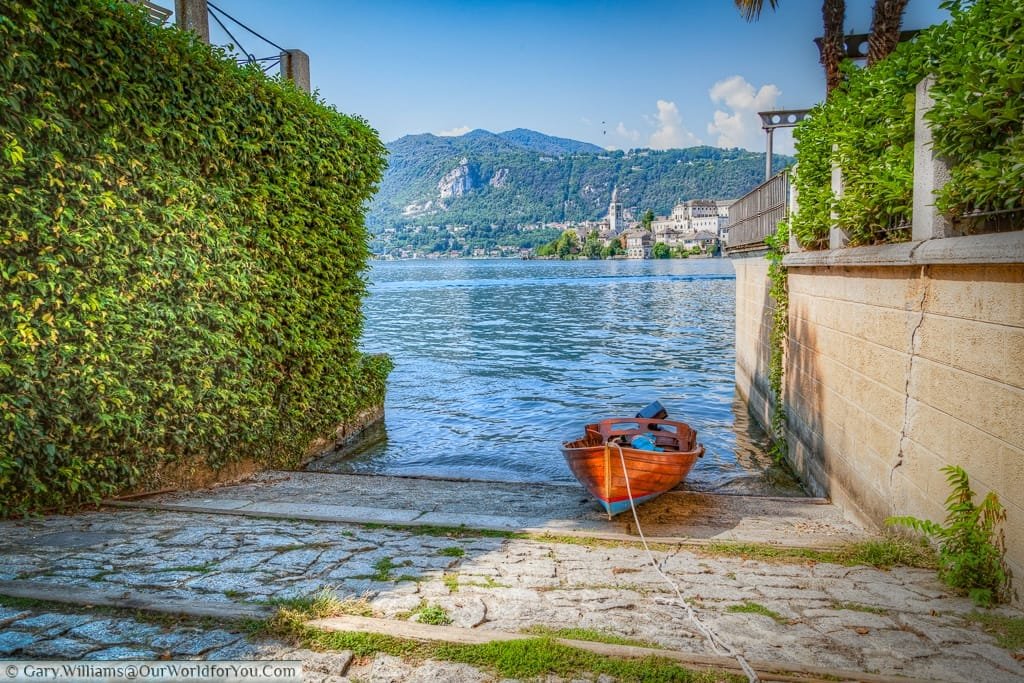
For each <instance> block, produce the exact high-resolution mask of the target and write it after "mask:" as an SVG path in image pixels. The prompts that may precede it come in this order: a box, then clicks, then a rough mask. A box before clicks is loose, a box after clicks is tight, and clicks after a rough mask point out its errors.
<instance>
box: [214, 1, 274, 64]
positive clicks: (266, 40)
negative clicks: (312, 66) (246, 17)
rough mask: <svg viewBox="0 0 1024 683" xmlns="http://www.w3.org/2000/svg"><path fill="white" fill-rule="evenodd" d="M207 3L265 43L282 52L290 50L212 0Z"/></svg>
mask: <svg viewBox="0 0 1024 683" xmlns="http://www.w3.org/2000/svg"><path fill="white" fill-rule="evenodd" d="M206 5H207V6H208V7H209V8H210V9H213V10H216V11H217V12H219V13H220V14H223V15H224V16H225V17H227V18H228V19H230V20H231V21H233V22H235V23H236V24H238V25H239V26H241V27H242V28H244V29H245V30H246V31H248V32H249V33H251V34H253V35H254V36H256V37H257V38H259V39H260V40H262V41H263V42H264V43H267V44H269V45H273V46H274V47H276V48H277V49H278V50H280V51H281V52H287V51H288V50H286V49H284V48H283V47H281V46H280V45H278V44H277V43H275V42H274V41H272V40H271V39H270V38H267V37H265V36H262V35H260V34H259V33H256V31H254V30H252V29H251V28H249V27H248V26H246V25H245V24H243V23H242V22H240V21H239V20H238V19H235V18H234V17H233V16H231V15H230V14H228V13H227V12H225V11H224V10H222V9H221V8H220V7H217V6H216V5H214V4H213V3H212V2H209V1H207V3H206ZM217 23H218V24H219V23H220V21H218V22H217ZM221 26H222V27H223V24H221ZM224 30H225V31H227V29H224ZM228 35H229V36H230V35H231V34H230V33H228Z"/></svg>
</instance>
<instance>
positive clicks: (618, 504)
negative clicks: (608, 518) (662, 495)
mask: <svg viewBox="0 0 1024 683" xmlns="http://www.w3.org/2000/svg"><path fill="white" fill-rule="evenodd" d="M657 495H658V494H657V493H651V494H648V495H646V496H637V497H636V498H634V499H633V502H634V503H635V504H636V505H639V504H640V503H643V502H644V501H648V500H650V499H651V498H655V497H656V496H657ZM601 505H603V506H604V509H605V510H606V511H607V512H608V514H609V515H617V514H619V513H620V512H625V511H626V510H628V509H629V498H626V499H625V500H617V501H615V502H614V503H609V502H608V501H606V500H602V501H601Z"/></svg>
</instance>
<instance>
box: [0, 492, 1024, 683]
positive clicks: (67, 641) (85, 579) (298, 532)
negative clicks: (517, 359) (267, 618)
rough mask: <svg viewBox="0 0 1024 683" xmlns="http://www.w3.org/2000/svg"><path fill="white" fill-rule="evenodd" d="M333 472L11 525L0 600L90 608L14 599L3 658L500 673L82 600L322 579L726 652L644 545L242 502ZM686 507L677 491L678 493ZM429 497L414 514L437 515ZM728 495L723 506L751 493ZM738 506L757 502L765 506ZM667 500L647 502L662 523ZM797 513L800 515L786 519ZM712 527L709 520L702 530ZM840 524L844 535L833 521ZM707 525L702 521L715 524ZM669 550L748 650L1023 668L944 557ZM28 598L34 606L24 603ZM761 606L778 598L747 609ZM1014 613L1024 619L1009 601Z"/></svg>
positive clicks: (891, 666)
mask: <svg viewBox="0 0 1024 683" xmlns="http://www.w3.org/2000/svg"><path fill="white" fill-rule="evenodd" d="M315 476H316V477H328V478H326V479H312V478H304V477H301V476H300V477H290V478H288V479H285V478H284V476H283V475H279V476H277V478H276V479H275V478H274V476H267V477H263V478H261V479H260V481H259V482H257V483H254V484H249V485H247V486H249V487H250V488H246V487H224V488H220V489H213V490H208V491H203V492H197V493H194V494H190V495H181V494H178V495H174V496H165V497H160V498H159V499H158V500H157V501H137V502H138V503H144V504H146V505H149V506H152V505H154V504H156V505H167V506H172V505H177V506H179V507H181V506H185V507H187V508H188V509H189V510H193V511H185V510H183V509H176V510H175V509H139V508H123V507H121V508H107V509H103V510H100V511H94V512H85V513H81V514H77V515H74V516H53V517H47V518H42V519H29V520H17V521H5V522H0V539H2V540H0V582H3V583H0V594H7V595H11V594H15V595H18V594H25V593H24V592H23V591H24V589H25V588H26V587H27V588H29V589H31V590H32V591H35V594H36V595H37V597H45V596H50V597H51V598H60V597H61V595H62V594H64V595H67V594H71V595H72V596H73V597H72V598H70V599H71V600H72V601H74V602H77V603H79V604H78V605H77V606H75V605H67V606H66V607H58V606H46V605H39V604H31V603H11V602H8V605H10V606H8V607H4V608H0V657H12V658H18V659H28V658H37V659H43V658H57V659H63V658H79V657H85V658H157V657H160V656H169V657H174V658H188V657H194V658H203V659H239V658H240V659H248V658H256V657H263V658H275V659H303V660H304V661H306V662H307V663H306V670H307V680H346V679H348V680H372V681H416V680H421V681H427V680H466V681H470V680H472V681H476V680H481V681H483V680H492V676H491V675H489V674H488V673H486V672H483V671H480V670H477V669H474V668H472V667H468V666H465V665H459V664H453V663H449V662H434V661H428V662H411V661H403V660H401V659H399V658H395V657H391V656H386V655H378V656H376V657H373V658H368V659H355V660H354V659H353V658H352V657H351V655H350V654H349V653H335V654H323V653H312V652H308V651H303V650H298V651H297V650H296V649H295V648H294V647H293V646H291V645H289V644H287V643H283V642H276V641H254V640H252V639H251V638H250V637H247V636H246V635H245V633H244V631H243V630H242V628H241V626H240V625H239V624H237V623H235V624H234V625H232V622H222V623H218V624H206V625H203V624H200V623H199V622H182V623H176V622H173V621H167V620H160V619H155V620H154V619H150V618H146V619H144V618H141V617H130V616H124V615H123V613H120V614H117V615H115V614H112V613H110V612H105V611H102V610H98V609H90V608H87V607H83V605H91V604H104V603H103V599H106V598H109V597H110V596H113V597H114V599H115V602H114V604H116V598H117V596H124V597H125V599H126V602H125V604H127V605H132V606H138V604H140V602H139V601H140V599H141V598H140V596H142V598H145V599H146V600H149V601H150V603H152V604H165V605H173V604H192V605H194V606H197V607H201V608H203V609H209V608H211V607H212V608H214V611H216V607H217V606H218V605H219V606H223V610H224V613H225V614H226V615H231V614H234V613H235V612H233V611H232V610H237V609H240V608H241V609H243V611H244V610H245V609H249V610H252V609H256V610H257V611H259V610H261V609H265V608H263V607H260V606H261V605H265V604H266V603H267V602H268V601H273V600H274V599H280V598H288V597H296V596H308V595H310V594H312V593H315V592H316V591H318V590H320V589H321V588H323V587H329V588H331V589H333V590H334V591H335V593H336V594H337V595H338V596H339V597H342V598H345V597H353V598H356V597H366V598H367V599H368V600H369V603H370V606H371V607H372V609H373V610H374V612H375V614H376V616H378V617H380V618H384V619H392V620H400V619H406V618H408V615H409V613H410V612H412V611H413V610H415V609H416V608H417V607H420V606H422V605H424V604H426V605H436V606H439V607H441V608H443V609H444V610H446V611H447V613H448V615H449V616H450V617H451V619H452V623H453V626H456V627H462V628H466V629H473V630H474V631H481V632H482V631H488V630H491V631H495V632H497V631H502V632H519V631H522V630H524V629H528V628H531V627H537V626H545V627H550V628H556V629H557V628H565V627H579V628H587V629H595V630H600V631H605V632H608V633H613V634H615V635H618V636H622V637H626V638H630V639H635V640H638V641H643V642H645V643H648V644H650V645H652V646H657V647H660V648H664V649H667V650H672V651H675V652H681V653H693V654H694V655H712V654H714V653H713V652H712V650H710V649H709V648H708V646H707V644H706V642H705V640H704V638H703V637H701V636H700V634H699V633H698V631H697V629H696V628H695V626H694V624H693V623H692V622H690V621H689V620H688V619H687V617H686V614H685V611H684V610H683V609H682V608H681V607H680V606H679V605H678V604H676V603H675V598H674V593H673V591H672V588H671V587H670V586H669V585H667V584H666V583H665V581H664V580H663V579H662V577H661V576H660V575H659V574H658V573H657V572H656V571H655V570H654V568H653V567H651V566H650V565H649V564H648V562H647V557H646V555H645V554H644V552H643V551H642V549H639V548H638V547H637V546H636V545H635V544H623V543H618V542H605V543H587V544H584V543H581V542H579V541H577V542H566V541H569V540H571V539H568V538H562V537H557V538H550V539H546V538H543V537H531V538H509V537H500V536H481V535H470V534H466V535H453V536H445V535H432V534H433V533H436V529H424V528H417V527H416V526H408V527H405V528H397V527H381V526H378V525H375V524H370V525H367V524H365V523H364V524H359V523H355V522H352V521H324V520H322V519H320V520H311V519H301V518H300V517H301V510H295V509H288V511H287V512H285V513H281V511H280V510H279V513H281V514H287V515H289V516H288V517H287V518H282V517H281V516H280V514H279V515H278V517H277V518H268V517H265V516H261V515H262V514H264V513H261V512H260V511H259V510H258V509H257V510H252V511H250V514H245V515H243V514H237V513H238V511H239V510H238V509H237V508H235V507H234V506H235V504H236V503H237V502H238V501H249V503H248V505H253V504H255V503H256V502H258V501H259V500H260V499H259V496H257V495H255V493H256V492H257V491H259V490H262V491H271V492H274V491H276V492H275V493H273V495H269V494H268V496H267V498H266V499H265V501H264V502H266V501H276V502H277V503H278V504H283V502H284V500H285V498H286V497H291V501H290V502H291V503H293V504H305V503H308V504H310V505H312V504H313V502H312V500H307V498H311V499H314V500H317V501H318V502H317V503H316V504H317V505H324V504H326V503H325V502H324V501H326V500H332V499H331V498H325V497H324V496H325V495H326V493H325V490H324V487H329V486H331V485H332V482H334V486H335V487H336V488H337V489H338V490H341V489H343V488H344V487H345V486H350V487H351V486H352V483H351V482H349V483H348V484H346V483H345V482H344V480H343V479H336V480H332V479H330V478H329V477H332V476H339V475H315ZM357 479H360V481H361V482H362V485H363V486H365V487H366V489H367V495H366V496H365V497H359V498H346V499H345V500H344V503H346V504H351V503H353V502H357V501H358V503H359V506H361V507H363V508H364V511H365V509H373V510H391V511H393V512H395V513H396V514H398V513H401V512H402V511H403V510H404V511H408V510H409V509H410V505H412V504H413V503H415V501H410V499H407V498H403V499H395V498H391V497H390V496H392V495H394V494H395V492H396V491H399V490H402V487H406V489H408V486H410V484H408V482H409V481H410V480H405V483H403V482H395V481H392V480H389V479H388V478H383V477H377V478H365V477H363V478H357ZM273 481H276V482H277V483H276V484H274V483H272V482H273ZM317 481H319V484H318V485H316V486H314V485H313V484H314V482H317ZM414 481H415V480H414ZM421 485H422V486H423V490H424V493H425V495H426V492H432V493H431V494H430V496H431V497H430V498H422V499H421V501H422V500H429V501H430V503H431V510H432V511H434V512H435V513H436V512H439V511H441V510H447V511H449V512H450V513H451V514H453V515H456V514H457V515H460V516H462V517H464V518H465V519H464V522H463V523H466V524H467V527H468V528H469V527H472V524H471V522H472V519H471V515H472V510H471V509H470V508H469V507H468V506H469V503H468V501H470V500H471V499H473V495H471V490H475V489H474V487H479V486H480V485H479V484H472V485H470V484H466V483H462V482H422V481H417V482H416V483H415V484H413V485H412V486H421ZM275 486H277V487H278V488H277V489H274V487H275ZM289 486H291V487H294V488H293V490H291V492H290V493H289V492H287V491H285V489H286V488H287V487H289ZM487 486H494V485H487ZM518 488H519V489H520V493H525V494H528V495H534V494H535V492H533V491H526V490H525V489H524V487H522V486H521V485H520V486H518ZM502 491H504V489H503V488H502V487H500V486H495V489H494V491H493V492H492V493H493V495H491V496H490V497H486V496H485V497H483V498H482V499H479V501H478V502H480V503H481V504H482V503H487V507H486V508H484V509H482V510H480V514H481V516H482V517H483V518H484V524H485V525H486V524H489V523H490V522H492V521H493V520H492V519H489V518H492V517H501V518H510V517H521V518H523V519H529V520H538V519H548V520H549V521H551V520H555V521H557V520H562V521H565V519H566V518H567V517H568V518H572V515H568V516H567V515H564V514H557V513H559V512H564V511H565V510H564V509H563V510H558V509H549V508H545V507H544V506H545V505H550V504H551V499H552V498H553V497H554V498H557V496H558V495H561V494H556V493H552V492H550V491H549V492H547V493H546V494H545V495H543V496H540V500H538V501H537V502H536V504H535V505H534V504H532V503H531V504H527V503H522V505H523V507H522V508H516V507H512V503H511V502H509V501H507V500H505V499H504V498H503V497H502V496H503V495H504V493H502ZM568 492H571V496H570V498H573V499H576V500H581V499H582V492H581V491H580V490H578V489H568ZM250 494H252V495H250ZM286 494H287V495H286ZM682 498H683V499H684V500H685V496H684V497H682ZM268 504H269V503H268ZM330 504H334V503H330ZM676 504H677V502H672V501H670V503H669V506H670V507H671V506H673V505H676ZM418 505H419V507H415V508H412V509H415V510H416V511H417V512H418V513H421V512H422V513H425V512H429V511H430V510H425V509H423V508H425V507H426V506H424V505H422V504H421V503H420V504H418ZM719 505H720V507H722V508H723V509H724V508H729V506H733V505H737V503H736V501H734V500H733V501H724V502H721V503H720V504H719ZM739 505H740V507H741V508H744V506H748V505H749V506H751V507H749V508H744V509H748V510H749V509H754V508H753V503H750V502H749V501H741V502H740V504H739ZM765 505H767V506H768V507H769V508H770V507H771V506H774V505H775V503H774V502H772V501H765ZM795 505H796V507H797V508H799V505H800V504H795ZM350 507H352V506H350ZM816 507H818V508H822V510H824V512H821V513H820V514H822V515H824V517H820V518H818V520H817V521H816V522H815V521H814V520H813V519H812V520H808V519H804V520H803V522H802V523H803V524H805V525H806V526H807V527H808V529H809V532H808V533H811V532H814V533H819V534H824V536H823V537H825V538H845V537H846V534H847V533H850V534H852V533H853V532H852V531H851V530H850V529H849V528H848V527H847V526H844V525H845V524H846V523H841V520H839V519H832V518H830V517H829V516H828V515H831V514H834V510H833V509H831V508H830V506H825V505H818V506H816ZM577 508H578V516H579V517H580V518H581V520H582V521H587V522H588V523H590V522H595V523H597V522H601V520H600V516H599V515H598V516H597V519H591V518H590V517H589V515H591V514H592V512H593V508H590V507H588V505H585V504H582V503H579V504H578V505H577ZM572 509H575V508H572ZM731 509H735V508H731ZM659 510H660V508H653V509H652V510H651V511H649V512H648V514H649V515H653V516H654V517H657V514H661V513H660V512H658V511H659ZM538 511H539V512H538ZM321 512H322V510H321ZM335 512H337V511H336V510H335ZM349 513H351V511H348V512H347V513H346V514H349ZM266 514H269V511H268V512H267V513H266ZM375 514H376V513H375ZM794 514H795V513H794ZM738 516H739V517H744V515H738ZM748 517H749V519H746V521H743V519H740V520H738V521H735V520H734V522H730V523H729V524H727V525H726V526H728V527H729V529H730V530H731V531H732V532H733V533H735V530H737V529H740V528H742V527H743V526H744V525H746V526H747V527H748V528H750V529H753V530H760V531H759V533H761V532H763V531H764V529H770V528H772V527H773V525H776V524H778V522H777V521H773V520H772V519H769V518H757V517H756V516H754V515H748ZM797 517H799V515H796V517H794V519H796V518H797ZM418 519H421V517H420V516H417V517H416V518H414V519H413V520H407V521H406V522H404V523H410V522H415V521H416V520H418ZM642 519H643V518H642ZM822 519H828V520H831V522H835V523H836V525H837V526H836V527H834V528H833V527H831V526H830V523H831V522H828V523H826V522H825V521H822ZM578 521H579V520H578ZM812 522H813V523H812ZM421 523H423V522H421ZM431 523H433V524H440V523H441V522H439V521H434V522H431ZM798 523H801V522H798V521H792V522H786V523H785V524H783V528H784V529H785V528H789V527H787V526H786V525H787V524H788V525H790V526H792V525H795V524H798ZM604 524H605V525H606V527H605V529H604V530H605V531H607V532H608V533H609V534H611V533H617V534H627V532H628V530H626V531H624V530H623V529H622V528H621V527H616V526H615V525H616V524H621V522H614V523H611V525H609V524H608V523H607V522H604ZM663 524H665V525H666V528H667V527H670V526H671V527H672V528H673V529H674V531H673V534H675V535H678V536H689V534H685V533H683V532H685V531H686V529H685V528H684V527H683V526H679V525H678V524H675V525H673V524H670V523H669V522H668V521H665V522H663ZM816 525H817V526H816ZM704 526H705V525H704V523H703V522H702V523H701V524H698V525H697V527H696V528H703V527H704ZM594 530H595V531H599V530H600V529H596V528H595V529H594ZM645 530H646V529H645ZM829 530H833V531H835V532H836V534H835V535H830V534H828V533H825V532H827V531H829ZM428 531H429V532H431V533H425V532H428ZM707 532H708V529H704V531H702V532H700V533H703V534H705V537H707ZM581 533H582V532H581ZM860 533H861V535H863V532H860ZM627 535H628V534H627ZM694 536H696V534H695V535H694ZM782 540H792V539H788V538H784V539H782ZM654 554H655V557H656V559H657V561H658V563H659V564H660V566H661V568H662V569H663V571H664V572H665V573H666V574H667V575H668V576H669V577H670V578H671V579H672V580H673V581H674V582H675V583H676V584H678V586H679V588H680V589H681V591H682V594H683V595H684V596H685V597H686V598H687V599H688V600H689V601H690V602H691V603H692V604H693V605H694V606H695V608H696V609H697V612H698V614H699V615H700V617H701V619H703V620H704V622H705V623H706V624H708V625H709V626H710V627H711V628H713V629H714V630H715V631H716V632H717V633H718V634H719V635H720V636H721V637H722V638H723V639H724V640H725V641H726V642H728V643H730V644H731V645H732V646H733V647H734V648H735V649H737V650H739V651H741V652H742V653H743V654H744V656H745V657H746V658H747V659H749V660H758V661H764V662H776V663H781V664H788V665H791V666H793V667H796V668H799V667H807V666H815V667H824V668H827V669H831V670H837V671H843V672H849V671H853V672H865V673H877V674H880V675H885V676H906V677H912V678H917V679H923V680H934V681H972V682H978V681H985V682H988V681H1021V680H1024V666H1022V663H1021V662H1020V661H1018V659H1015V657H1014V654H1018V655H1019V654H1020V653H1013V652H1009V651H1007V650H1005V649H1002V648H1000V647H998V646H997V645H996V642H995V639H994V637H993V636H991V635H989V634H987V633H985V632H984V631H983V630H982V629H981V627H979V626H978V625H977V624H976V623H975V622H973V621H971V620H970V619H968V618H967V616H968V615H969V614H971V613H972V612H973V611H974V610H975V608H974V607H973V605H972V604H971V603H970V601H969V600H967V599H965V598H960V597H956V596H954V595H952V594H951V593H950V592H949V591H948V590H946V589H945V588H944V587H943V586H942V585H941V584H939V583H938V582H937V580H936V578H935V574H934V572H933V571H930V570H921V569H911V568H896V569H893V570H889V571H881V570H877V569H874V568H870V567H845V566H839V565H833V564H828V563H811V562H805V563H781V562H765V561H755V560H747V559H743V558H742V557H737V556H730V555H724V554H714V553H712V552H709V551H708V550H707V549H703V548H701V547H695V546H688V545H671V546H660V547H659V549H658V550H655V552H654ZM19 591H22V592H19ZM104 596H105V597H104ZM129 596H130V597H131V599H128V598H129ZM100 598H103V599H100ZM23 604H29V606H28V607H20V606H19V605H23ZM107 604H109V603H107ZM254 606H255V607H254ZM752 606H754V607H756V608H763V609H759V611H760V612H761V613H755V612H745V611H734V610H735V609H736V608H737V607H740V608H746V609H750V608H751V607H752ZM997 612H998V613H1000V614H1005V615H1009V616H1014V617H1018V618H1021V617H1024V614H1022V613H1021V612H1020V611H1018V610H1014V609H1011V608H1008V607H1003V608H1000V609H999V610H997Z"/></svg>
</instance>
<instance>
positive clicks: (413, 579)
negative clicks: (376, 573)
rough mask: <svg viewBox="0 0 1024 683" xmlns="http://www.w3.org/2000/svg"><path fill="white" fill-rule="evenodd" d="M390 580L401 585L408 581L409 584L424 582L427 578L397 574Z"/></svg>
mask: <svg viewBox="0 0 1024 683" xmlns="http://www.w3.org/2000/svg"><path fill="white" fill-rule="evenodd" d="M391 580H392V581H394V582H395V583H402V582H403V581H408V582H410V583H420V582H421V581H426V580H427V578H426V577H425V576H417V575H416V574H399V575H398V576H396V577H394V578H393V579H391Z"/></svg>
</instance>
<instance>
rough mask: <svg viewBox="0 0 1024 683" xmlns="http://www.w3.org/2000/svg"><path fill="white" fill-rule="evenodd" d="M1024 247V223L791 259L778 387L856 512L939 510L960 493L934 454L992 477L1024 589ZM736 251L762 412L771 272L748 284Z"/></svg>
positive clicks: (820, 467) (982, 484)
mask: <svg viewBox="0 0 1024 683" xmlns="http://www.w3.org/2000/svg"><path fill="white" fill-rule="evenodd" d="M1022 256H1024V233H1021V232H1015V233H1003V234H995V235H981V236H973V237H958V238H950V239H944V240H934V241H928V242H917V243H913V242H912V243H907V244H900V245H890V246H885V247H863V248H859V249H842V250H835V251H831V252H804V253H799V254H791V255H790V256H787V258H786V260H785V263H786V265H787V266H788V267H789V296H790V308H789V327H790V334H789V339H788V345H787V349H786V354H787V355H786V369H785V388H784V401H785V404H786V408H787V415H788V418H787V419H788V423H787V428H788V434H787V437H788V444H789V450H790V457H791V459H792V461H793V464H794V466H795V467H796V469H797V470H798V471H799V472H800V473H801V474H802V476H803V478H804V479H805V481H806V482H807V483H808V484H809V485H810V487H811V488H812V490H814V491H815V492H816V493H818V494H819V495H827V496H829V497H830V498H832V500H833V501H834V502H835V503H837V504H838V505H839V506H841V507H842V508H843V509H844V510H845V511H846V512H847V513H848V514H849V515H850V516H852V517H854V518H859V519H860V520H861V521H863V522H867V523H869V524H874V525H877V526H881V525H882V523H883V521H884V520H885V518H886V517H888V516H889V515H894V514H898V515H905V514H909V515H914V516H917V517H922V518H928V519H932V520H935V521H940V522H941V521H942V520H943V519H944V518H945V509H944V507H943V503H944V501H945V499H946V497H947V496H948V495H949V492H950V491H949V487H948V485H947V484H946V482H945V477H944V475H943V474H942V473H941V472H940V471H939V468H941V467H943V466H944V465H947V464H955V465H960V466H962V467H963V468H964V469H965V470H966V471H967V473H968V475H969V476H970V479H971V486H972V488H973V489H974V490H975V492H976V493H977V494H978V496H979V497H978V498H977V499H976V500H980V497H981V496H984V495H985V494H986V493H988V492H989V491H995V492H996V493H997V494H998V495H999V499H1000V501H1001V502H1002V504H1003V506H1004V507H1005V508H1006V513H1007V520H1006V523H1005V524H1004V525H1003V528H1004V530H1005V533H1006V542H1007V549H1008V552H1007V562H1008V564H1009V566H1010V568H1011V571H1013V573H1014V575H1015V577H1016V580H1015V584H1016V586H1017V587H1018V591H1020V587H1022V586H1024V257H1022ZM741 261H742V259H741V260H738V261H737V304H736V306H737V308H736V316H737V369H736V376H737V386H738V387H741V389H740V391H741V393H743V391H744V390H746V391H747V392H748V394H749V396H750V399H751V406H752V412H754V413H755V416H758V417H759V416H760V415H762V414H764V412H765V411H766V410H767V407H766V406H765V405H764V401H763V399H761V398H759V395H758V391H757V390H756V389H755V387H758V386H759V385H760V384H762V383H764V384H766V383H767V355H766V351H765V350H764V348H763V344H764V340H765V339H766V337H767V334H766V330H765V329H764V324H765V323H764V320H765V318H766V317H767V316H768V315H770V313H769V312H768V311H767V310H765V311H764V312H763V313H762V314H761V315H760V316H759V315H758V311H757V310H756V308H757V306H756V300H757V298H758V296H759V292H760V290H761V289H762V288H763V287H764V286H765V285H763V284H757V283H755V282H754V280H756V279H757V277H758V275H757V267H756V266H754V265H753V264H750V265H740V262H741ZM764 272H766V267H765V269H764ZM741 273H743V275H742V276H741ZM741 279H742V280H744V281H743V282H741ZM762 279H763V278H762ZM741 292H742V294H741ZM758 319H760V321H761V324H760V326H758V324H757V321H758ZM741 320H742V321H743V322H741ZM741 349H742V350H741ZM741 366H742V367H741ZM757 373H762V374H763V375H764V377H763V378H759V377H757V376H756V375H757ZM750 375H754V376H750ZM759 402H760V404H759ZM1020 592H1024V591H1020Z"/></svg>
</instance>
